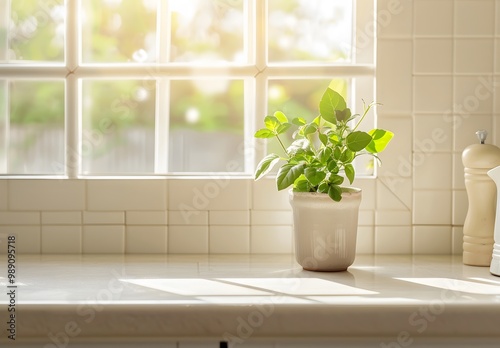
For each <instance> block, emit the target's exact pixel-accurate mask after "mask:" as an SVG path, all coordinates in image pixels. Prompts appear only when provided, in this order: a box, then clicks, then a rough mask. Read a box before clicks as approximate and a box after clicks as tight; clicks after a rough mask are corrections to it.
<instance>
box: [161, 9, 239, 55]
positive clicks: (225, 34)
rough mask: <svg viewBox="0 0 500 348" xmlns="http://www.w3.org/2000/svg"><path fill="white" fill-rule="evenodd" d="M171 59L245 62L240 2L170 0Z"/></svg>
mask: <svg viewBox="0 0 500 348" xmlns="http://www.w3.org/2000/svg"><path fill="white" fill-rule="evenodd" d="M169 4H170V6H171V22H172V44H171V51H170V57H171V61H173V62H221V61H225V62H233V63H242V62H245V61H246V54H245V45H244V42H245V41H244V37H243V33H244V24H245V17H244V11H243V5H244V2H243V1H226V0H222V1H221V0H172V1H171V2H169Z"/></svg>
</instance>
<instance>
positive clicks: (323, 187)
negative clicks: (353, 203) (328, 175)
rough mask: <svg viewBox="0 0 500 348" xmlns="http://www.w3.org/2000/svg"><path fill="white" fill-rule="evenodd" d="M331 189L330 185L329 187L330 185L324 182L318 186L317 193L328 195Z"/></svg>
mask: <svg viewBox="0 0 500 348" xmlns="http://www.w3.org/2000/svg"><path fill="white" fill-rule="evenodd" d="M329 189H330V185H328V183H326V182H322V183H321V184H320V185H319V186H318V189H317V192H320V193H328V190H329Z"/></svg>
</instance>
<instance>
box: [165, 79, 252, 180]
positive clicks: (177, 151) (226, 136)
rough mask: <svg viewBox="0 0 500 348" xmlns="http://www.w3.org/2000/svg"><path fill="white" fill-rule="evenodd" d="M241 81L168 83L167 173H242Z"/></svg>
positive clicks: (219, 80)
mask: <svg viewBox="0 0 500 348" xmlns="http://www.w3.org/2000/svg"><path fill="white" fill-rule="evenodd" d="M243 89H244V83H243V81H241V80H236V81H235V80H223V79H217V80H196V81H172V82H171V96H172V97H171V105H170V144H169V168H170V171H171V172H242V171H244V151H243V148H242V144H243V141H244V135H243V134H244V121H243V114H244V111H243Z"/></svg>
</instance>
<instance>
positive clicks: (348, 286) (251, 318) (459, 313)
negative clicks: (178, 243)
mask: <svg viewBox="0 0 500 348" xmlns="http://www.w3.org/2000/svg"><path fill="white" fill-rule="evenodd" d="M4 256H5V255H4ZM6 265H7V261H6V260H5V261H4V262H3V265H1V266H0V267H2V268H1V269H0V272H2V273H0V276H1V277H0V285H1V287H2V294H3V295H2V296H0V299H1V302H0V303H1V306H2V307H1V308H0V321H1V322H7V321H9V312H8V307H7V305H8V304H9V301H10V299H9V297H8V296H7V294H8V291H9V289H8V288H7V286H8V285H9V284H8V282H7V267H6ZM16 285H17V288H15V294H16V295H15V296H16V298H15V309H16V312H15V313H16V318H15V319H16V336H17V337H16V341H18V342H19V341H20V342H50V341H49V340H48V338H49V337H50V334H52V335H53V336H52V337H57V334H58V333H59V334H60V336H59V337H64V335H62V334H66V335H67V336H68V337H71V339H73V340H75V341H79V340H86V339H94V340H95V339H113V338H114V337H115V338H116V337H120V338H122V339H123V338H130V339H139V340H140V339H149V340H151V339H172V340H174V339H182V338H210V339H216V340H220V341H222V340H228V341H230V342H231V341H232V342H237V343H240V341H241V342H244V341H247V340H251V339H266V338H294V337H300V338H308V337H310V338H315V339H318V338H331V337H358V338H359V337H379V338H380V339H381V340H389V341H387V342H391V340H392V341H394V342H397V340H398V339H399V340H400V343H401V342H403V343H404V342H409V341H408V340H409V339H413V338H418V337H463V338H490V339H500V329H499V328H500V278H499V277H495V276H493V275H491V274H490V273H489V268H487V267H471V266H464V265H463V264H462V261H461V257H457V256H363V255H360V256H357V258H356V261H355V263H354V265H353V266H351V267H350V268H349V270H348V271H347V272H340V273H316V272H308V271H304V270H302V269H301V268H300V266H299V265H298V264H296V263H295V262H294V259H293V256H292V255H260V256H259V255H168V256H156V255H153V256H146V255H145V256H140V255H138V256H108V255H102V256H98V255H96V256H88V255H87V256H56V255H54V256H52V255H40V256H38V255H37V256H34V255H33V256H18V259H17V263H16ZM54 335H55V336H54ZM61 335H62V336H61ZM5 336H6V335H5V330H3V333H2V336H1V338H0V345H1V343H2V342H4V343H5V342H9V341H8V339H7V338H6V337H5ZM52 342H53V341H52ZM378 346H380V345H378ZM387 346H390V345H387ZM400 346H404V345H403V344H400ZM392 347H396V345H393V346H392Z"/></svg>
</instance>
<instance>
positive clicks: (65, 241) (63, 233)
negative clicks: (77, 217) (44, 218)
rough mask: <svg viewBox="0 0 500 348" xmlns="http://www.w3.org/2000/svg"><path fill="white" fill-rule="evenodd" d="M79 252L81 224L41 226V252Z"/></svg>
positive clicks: (80, 249) (80, 248)
mask: <svg viewBox="0 0 500 348" xmlns="http://www.w3.org/2000/svg"><path fill="white" fill-rule="evenodd" d="M81 252H82V227H81V226H72V225H67V226H65V225H57V226H51V225H47V226H45V225H44V226H42V253H43V254H80V253H81Z"/></svg>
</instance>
